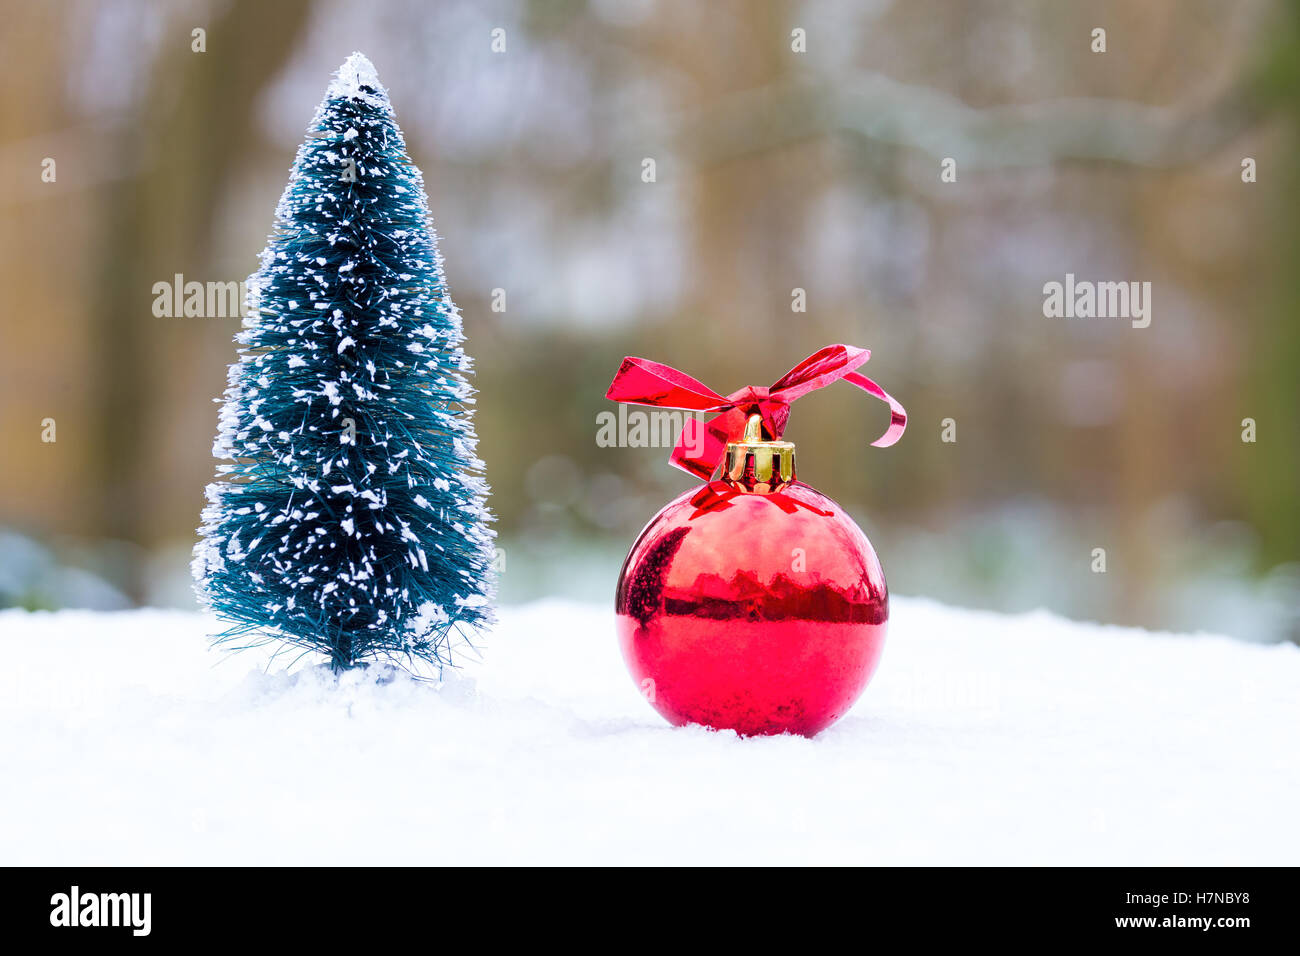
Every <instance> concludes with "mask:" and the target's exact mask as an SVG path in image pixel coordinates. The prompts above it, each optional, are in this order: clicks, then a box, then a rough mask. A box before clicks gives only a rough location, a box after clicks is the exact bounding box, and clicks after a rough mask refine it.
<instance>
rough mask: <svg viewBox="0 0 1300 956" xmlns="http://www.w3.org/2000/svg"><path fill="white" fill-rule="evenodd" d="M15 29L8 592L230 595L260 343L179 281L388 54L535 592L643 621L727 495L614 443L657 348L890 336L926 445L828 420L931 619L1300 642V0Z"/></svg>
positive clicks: (863, 423) (179, 14)
mask: <svg viewBox="0 0 1300 956" xmlns="http://www.w3.org/2000/svg"><path fill="white" fill-rule="evenodd" d="M0 6H2V7H3V28H2V29H0V61H2V62H4V64H5V66H6V82H5V83H4V84H3V86H2V87H0V172H2V175H0V223H2V224H3V229H2V230H0V244H2V245H0V284H2V285H3V289H4V295H3V322H4V325H3V329H4V336H3V340H0V435H2V436H3V455H4V463H3V467H0V606H2V605H19V606H26V607H32V608H47V607H62V606H82V607H96V608H115V607H127V606H131V605H135V604H159V605H171V606H187V605H191V604H192V602H193V598H192V596H191V594H190V590H189V578H188V560H189V550H190V547H191V545H192V544H193V541H194V528H195V526H196V524H197V520H198V513H199V509H200V506H201V504H202V500H203V495H202V490H203V487H204V485H205V484H206V483H207V482H208V481H209V480H211V477H212V474H213V468H214V462H213V460H212V458H211V443H212V435H213V432H214V430H215V425H216V413H217V408H216V405H215V404H213V399H214V397H215V396H217V395H218V394H220V392H221V389H222V386H223V384H224V376H225V369H226V366H227V364H228V363H229V362H230V361H231V360H232V359H233V358H234V349H233V345H232V342H231V339H232V336H233V334H234V333H235V331H236V330H237V328H238V325H239V320H238V318H214V317H209V318H160V317H156V316H155V315H154V314H153V309H152V306H153V301H154V293H153V285H154V283H156V282H159V281H171V279H172V277H173V276H174V275H175V274H177V273H181V274H183V275H184V276H185V278H186V279H187V280H196V281H200V282H207V281H222V282H224V281H229V280H241V279H243V278H245V277H246V276H247V275H248V274H249V273H250V272H252V271H253V269H254V268H255V267H256V265H257V260H256V257H257V254H258V253H259V252H260V251H261V249H262V247H263V245H264V243H265V238H266V234H267V232H268V230H269V229H270V226H271V217H272V211H273V209H274V206H275V202H276V199H277V198H278V196H279V193H280V191H281V190H282V188H283V186H284V183H285V180H286V177H287V172H288V168H289V165H290V163H291V162H292V159H293V154H294V151H295V149H296V147H297V145H298V143H299V142H300V141H301V139H302V137H303V135H304V132H305V129H306V126H307V123H308V121H309V119H310V118H311V115H312V112H313V110H314V108H315V106H316V104H317V103H318V102H319V100H320V98H321V96H322V94H323V92H324V90H325V87H326V85H327V83H328V81H329V78H330V74H331V73H332V71H333V70H335V69H336V68H337V67H338V65H339V64H340V63H341V62H342V60H343V59H344V58H345V57H346V56H347V54H348V53H350V52H351V51H352V50H354V49H358V50H362V51H364V52H365V53H366V54H367V55H368V56H369V57H370V58H371V59H372V60H373V61H374V63H375V64H376V66H377V67H378V69H379V72H380V76H381V78H382V80H383V81H384V83H385V84H386V85H387V87H388V88H389V91H390V94H391V97H392V101H393V104H394V106H395V108H396V110H397V114H398V119H399V121H400V122H401V124H402V126H403V128H404V130H405V132H406V135H407V139H408V145H409V148H410V151H411V153H412V156H413V158H414V159H415V161H416V162H417V163H418V164H419V165H420V166H421V168H422V169H423V170H424V173H425V178H426V181H427V184H428V187H429V193H430V203H431V207H432V209H433V212H434V219H435V224H436V226H437V228H438V231H439V233H440V235H441V240H442V241H441V247H442V251H443V253H444V255H445V257H446V263H447V272H448V278H449V281H450V284H451V289H452V292H453V295H454V296H455V298H456V300H457V302H458V303H459V305H460V306H461V309H462V311H463V313H464V315H465V320H466V330H467V333H468V336H469V341H468V346H467V347H468V349H469V351H470V352H471V353H472V354H473V355H474V356H475V359H476V362H477V368H478V372H477V378H476V385H477V387H478V388H479V390H480V394H479V406H478V413H477V415H478V417H477V425H478V430H479V433H480V437H481V444H480V451H481V453H482V457H483V458H484V459H485V460H486V461H487V463H488V477H489V480H490V481H491V483H492V485H493V488H494V492H495V494H494V497H493V505H494V509H495V511H496V513H497V514H498V516H499V523H498V529H499V532H500V535H501V539H502V545H503V548H504V557H505V573H504V576H503V579H502V591H503V597H504V598H505V599H506V600H510V601H515V600H525V599H529V598H533V597H537V596H541V595H546V594H568V595H579V596H583V597H589V598H592V599H594V600H610V598H611V595H612V591H613V586H614V581H615V577H616V575H617V571H618V566H619V564H620V562H621V560H622V556H623V555H624V553H625V552H626V550H627V548H628V546H629V545H630V544H631V542H632V540H633V538H634V536H635V534H636V532H637V531H638V530H639V529H640V527H641V526H642V524H643V523H644V522H645V521H646V520H647V519H648V518H649V517H650V516H651V515H652V514H653V513H654V512H655V511H656V510H657V509H658V508H659V507H660V506H661V505H662V504H663V503H664V502H666V501H667V500H668V499H669V498H670V497H672V496H673V495H675V494H677V493H678V492H680V491H681V490H684V489H685V488H686V487H688V486H689V484H690V480H689V479H688V478H687V477H686V476H685V475H683V474H681V473H679V472H677V471H675V470H674V469H671V468H670V467H668V465H667V463H666V461H665V458H666V453H667V452H666V449H659V448H601V447H598V446H597V443H596V432H597V424H596V416H597V414H598V413H599V412H601V411H603V410H607V409H609V408H610V407H611V406H610V405H609V403H607V402H605V401H604V399H603V393H604V389H605V387H606V386H607V385H608V383H609V379H610V377H611V375H612V373H613V372H614V370H615V369H616V368H617V366H618V362H619V359H620V358H621V357H622V356H623V355H625V354H638V355H645V356H648V357H650V358H654V359H656V360H659V361H662V362H666V363H668V364H671V365H675V366H677V367H679V368H682V369H683V370H685V371H687V372H688V373H690V374H692V375H694V376H696V377H697V378H700V379H702V380H703V381H705V382H707V383H708V384H710V385H711V386H713V387H714V388H715V389H717V390H719V391H721V392H724V393H725V392H729V391H732V390H734V389H736V388H738V387H740V386H742V385H745V384H769V383H770V382H772V381H774V380H775V379H776V378H777V376H779V375H780V374H782V373H783V372H784V371H785V370H786V369H787V368H789V367H790V366H791V365H793V364H794V363H795V362H797V361H798V360H800V359H802V358H803V357H804V356H806V355H808V354H809V353H810V352H812V351H814V350H816V349H817V348H819V347H821V346H823V345H826V344H829V343H832V342H848V343H852V344H857V345H862V346H867V347H869V348H871V349H872V350H873V353H874V357H873V359H872V361H871V363H870V364H869V366H868V367H867V368H866V369H864V371H865V372H867V374H869V375H871V376H872V377H874V378H876V379H877V380H878V381H880V382H881V384H882V385H884V387H885V388H887V389H888V390H890V391H891V392H892V393H893V394H894V395H896V396H898V397H899V398H900V399H901V400H902V401H903V402H904V404H905V405H906V406H907V408H908V411H909V413H910V415H911V426H910V428H909V430H908V434H907V435H906V436H905V438H904V439H903V441H902V442H901V443H900V444H899V445H897V446H895V447H894V448H892V449H888V450H884V451H881V450H877V449H872V448H869V447H868V442H869V441H870V439H871V438H873V437H874V436H875V435H876V434H878V433H879V432H880V431H881V430H882V429H883V426H884V424H885V421H886V418H887V412H886V410H885V409H884V407H883V406H880V405H879V404H878V403H875V402H873V401H871V400H870V399H866V398H864V397H863V396H862V395H861V393H859V392H857V391H856V390H855V389H851V388H848V387H844V386H836V387H832V388H830V389H827V390H824V391H822V392H818V393H816V394H814V395H812V396H809V397H807V398H805V399H803V400H801V401H800V402H799V403H798V404H797V405H796V406H795V408H794V411H793V414H792V418H791V423H790V427H789V429H788V433H787V434H788V437H790V438H792V439H793V440H795V441H797V442H798V444H799V455H800V475H801V477H802V478H804V479H805V480H807V481H809V482H810V483H812V484H813V485H815V486H817V487H818V488H820V489H821V490H822V491H824V492H826V493H827V494H830V495H831V496H832V497H834V498H836V499H838V500H839V501H840V502H841V503H843V504H844V505H845V506H846V507H847V508H848V509H849V510H850V512H851V513H852V514H854V516H855V517H856V518H857V519H858V520H859V522H860V523H861V524H862V525H863V527H864V528H865V529H866V530H867V532H868V534H869V535H870V536H871V537H872V539H873V541H874V542H875V544H876V546H877V549H878V551H879V552H880V553H881V556H882V559H883V561H884V564H885V567H886V570H887V572H888V574H889V578H890V584H891V588H892V590H894V591H895V592H896V593H903V594H920V595H929V596H932V597H935V598H938V599H941V600H944V601H948V602H952V603H956V604H963V605H970V606H976V607H985V608H990V609H996V610H1007V611H1015V610H1023V609H1028V608H1034V607H1048V608H1051V609H1053V610H1056V611H1059V612H1061V613H1064V614H1067V615H1070V616H1074V617H1080V618H1090V619H1099V620H1104V621H1112V622H1117V623H1125V624H1138V625H1143V626H1147V627H1159V628H1173V629H1179V630H1195V629H1202V628H1203V629H1208V630H1213V631H1219V632H1223V633H1228V634H1231V635H1234V636H1237V637H1241V638H1243V639H1250V640H1264V641H1276V640H1292V641H1295V640H1300V504H1298V502H1297V493H1296V492H1297V479H1298V478H1300V426H1298V425H1297V418H1296V414H1297V411H1298V410H1300V384H1298V383H1300V374H1298V373H1297V369H1298V368H1300V324H1298V323H1297V316H1298V309H1300V271H1298V270H1297V268H1296V266H1297V260H1298V253H1300V226H1298V223H1300V219H1298V218H1297V216H1296V211H1297V200H1298V199H1300V164H1297V163H1296V161H1295V156H1296V149H1297V146H1298V145H1300V144H1298V143H1297V131H1298V120H1300V11H1298V9H1297V5H1296V4H1294V3H1281V2H1267V0H1242V2H1236V3H1222V2H1216V0H1147V2H1144V3H1141V4H1132V3H1126V2H1121V0H1113V2H1087V3H1082V2H1080V3H1069V4H1066V3H1053V4H1046V3H1033V2H1003V0H976V2H955V0H954V2H946V3H941V2H933V0H921V2H917V0H912V2H907V3H904V2H901V0H899V2H889V0H871V2H829V0H810V2H805V3H794V2H790V3H786V2H777V0H748V2H741V0H732V2H709V3H698V2H696V3H690V2H684V0H671V2H670V0H563V2H561V0H557V2H542V0H513V2H468V0H467V2H428V3H426V2H414V0H368V2H356V0H321V2H314V3H313V2H302V0H281V2H276V3H266V2H261V0H229V2H208V3H199V2H192V3H169V4H164V3H160V2H149V0H101V2H89V0H87V2H73V0H69V2H52V3H43V4H34V3H19V2H14V0H5V2H4V3H3V4H0ZM1097 27H1101V28H1104V29H1105V30H1106V42H1107V50H1106V52H1105V53H1094V52H1092V50H1091V45H1092V30H1093V29H1094V28H1097ZM195 28H202V29H203V30H205V31H206V37H205V39H206V51H205V52H202V53H196V52H193V50H192V31H193V30H194V29H195ZM495 29H501V30H504V31H505V32H504V37H505V44H506V49H505V52H493V50H492V31H493V30H495ZM796 29H799V30H803V31H805V35H806V52H802V53H799V52H795V51H794V50H792V31H794V30H796ZM47 157H48V158H53V159H54V160H55V161H56V164H57V166H56V170H57V179H56V181H55V182H44V181H42V178H41V172H42V161H43V160H44V159H45V158H47ZM647 157H648V158H653V159H655V161H656V174H657V175H656V181H655V182H654V183H646V182H643V181H642V175H641V174H642V160H643V159H645V158H647ZM947 157H951V158H953V159H955V160H956V164H957V167H956V168H957V181H956V182H953V183H944V182H941V181H940V175H939V174H940V164H941V162H942V160H943V159H944V158H947ZM1246 157H1250V158H1253V159H1254V160H1255V161H1256V164H1257V170H1258V172H1257V178H1258V181H1257V182H1254V183H1244V182H1243V181H1242V176H1241V171H1242V160H1243V159H1244V158H1246ZM1066 273H1074V274H1075V275H1076V276H1077V277H1078V278H1080V279H1088V280H1094V281H1097V280H1127V281H1149V282H1151V283H1152V286H1153V294H1152V296H1153V301H1152V305H1153V318H1152V323H1151V326H1150V327H1149V328H1146V329H1134V328H1131V327H1130V325H1129V323H1127V322H1125V321H1122V320H1103V319H1092V320H1066V319H1049V318H1045V317H1044V315H1043V308H1042V306H1043V285H1044V283H1045V282H1048V281H1052V280H1056V281H1060V280H1062V279H1063V278H1064V276H1065V274H1066ZM795 288H801V289H804V290H805V293H806V297H807V311H806V312H802V313H799V312H793V311H792V309H791V301H792V290H793V289H795ZM494 289H503V290H505V310H504V311H493V309H492V303H493V290H494ZM47 418H53V419H54V420H55V421H56V428H57V432H56V435H57V440H56V441H54V442H46V441H42V431H43V426H42V422H43V420H45V419H47ZM945 418H952V419H954V420H955V422H956V425H957V441H956V442H955V443H945V442H943V441H941V422H942V421H943V420H944V419H945ZM1244 418H1252V419H1254V420H1255V422H1256V427H1257V440H1256V441H1255V442H1254V443H1246V442H1243V441H1242V420H1243V419H1244ZM1099 547H1100V548H1105V549H1106V555H1107V570H1106V573H1104V574H1099V573H1094V571H1093V570H1092V565H1093V549H1095V548H1099Z"/></svg>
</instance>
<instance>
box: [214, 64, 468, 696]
mask: <svg viewBox="0 0 1300 956" xmlns="http://www.w3.org/2000/svg"><path fill="white" fill-rule="evenodd" d="M261 262H262V264H261V268H260V269H258V271H257V272H256V273H254V274H253V276H252V277H251V278H250V280H249V283H248V288H249V293H248V312H247V315H246V316H245V319H244V324H243V329H242V330H241V332H240V333H239V334H238V335H237V337H236V342H237V343H239V345H240V346H241V348H240V349H239V356H240V357H239V361H237V362H236V363H235V364H234V365H232V366H231V367H230V374H229V386H228V388H227V389H226V393H225V402H224V405H223V407H222V410H221V416H220V422H219V426H218V433H217V438H216V442H215V443H214V445H213V453H214V454H215V455H216V456H217V458H219V459H228V460H229V461H230V463H229V464H223V465H220V466H218V480H217V481H216V482H215V483H213V484H212V485H210V486H209V487H208V505H207V506H206V507H205V509H204V511H203V523H202V526H201V527H200V529H199V534H200V541H199V544H198V545H197V547H196V548H195V558H194V576H195V580H196V583H197V586H198V590H199V593H200V597H201V600H202V601H203V603H204V604H205V605H206V606H208V607H210V608H211V609H212V610H213V611H215V612H216V614H217V615H218V617H220V618H222V619H223V620H224V621H226V622H228V623H229V624H230V625H231V626H230V628H229V629H228V630H227V631H226V632H224V633H223V634H221V635H218V637H217V641H218V642H222V641H236V642H240V643H260V642H262V641H263V640H282V641H284V642H287V643H288V644H289V645H293V646H296V647H298V648H302V649H303V650H305V651H318V652H321V653H323V654H325V655H327V656H328V658H329V661H330V663H331V664H332V666H333V667H334V668H335V669H341V668H347V667H353V666H357V665H359V664H364V663H367V662H369V661H375V660H392V661H395V662H397V663H400V664H403V665H411V664H419V663H420V662H424V663H426V664H431V665H433V666H434V667H435V668H436V669H437V670H438V671H439V672H441V667H442V665H444V664H446V663H448V662H449V657H448V647H449V642H450V641H451V640H452V636H453V635H454V634H456V633H464V630H463V629H465V628H469V629H470V633H472V628H474V627H476V626H479V625H482V624H485V623H487V621H488V620H489V618H490V614H491V598H492V583H493V582H492V559H493V535H492V531H491V529H490V527H489V525H488V523H489V522H490V520H491V518H490V516H489V514H488V512H487V508H486V497H487V493H488V488H487V484H486V483H485V481H484V479H483V478H482V467H483V466H482V462H480V461H479V460H478V459H477V457H476V454H475V445H476V439H475V435H474V430H473V426H472V423H471V419H470V408H469V406H470V405H472V403H473V401H474V399H473V397H472V396H473V390H472V389H471V387H470V386H469V384H468V382H467V381H466V376H467V374H468V373H469V371H470V360H469V358H468V356H466V355H465V353H464V352H463V351H462V349H461V342H462V341H463V335H462V333H461V320H460V315H459V313H458V312H457V310H456V306H455V305H454V304H453V303H452V301H451V296H450V295H449V293H448V290H447V284H446V281H445V279H444V278H443V271H442V258H441V256H440V255H439V253H438V249H437V239H436V236H435V234H434V231H433V227H432V225H431V223H430V221H429V209H428V201H427V199H426V197H425V194H424V183H423V179H422V177H421V175H420V171H419V170H418V169H416V167H415V166H414V164H412V162H411V160H410V158H409V157H408V156H407V153H406V146H405V143H404V142H403V139H402V133H401V131H400V130H399V129H398V127H397V123H396V121H395V119H394V116H393V110H392V107H391V106H390V105H389V102H388V94H387V91H386V90H385V89H384V88H383V87H382V86H381V85H380V83H379V78H378V76H377V75H376V73H375V70H374V67H373V66H371V64H370V61H369V60H367V59H366V58H365V57H364V56H362V55H361V54H360V53H354V54H352V56H350V57H348V59H347V61H346V62H345V63H344V64H343V66H342V67H341V68H340V69H339V71H338V73H337V74H336V76H335V78H334V81H333V82H332V83H331V84H330V87H329V89H328V91H327V92H326V94H325V99H324V100H323V101H322V102H321V105H320V107H319V108H318V109H317V111H316V115H315V118H314V119H313V120H312V124H311V129H310V132H309V135H308V138H307V141H306V143H304V144H303V145H302V146H301V147H300V148H299V150H298V155H297V158H296V160H295V161H294V165H293V170H292V172H291V174H290V177H289V184H288V186H286V187H285V191H284V195H283V196H282V197H281V199H280V204H279V206H278V207H277V209H276V218H275V229H274V231H273V233H272V235H271V237H270V240H269V244H268V245H267V248H266V250H265V251H264V252H263V253H262V259H261ZM466 636H468V634H467V635H466ZM414 669H417V670H418V669H421V668H418V667H417V668H414Z"/></svg>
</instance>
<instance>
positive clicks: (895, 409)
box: [844, 372, 907, 448]
mask: <svg viewBox="0 0 1300 956" xmlns="http://www.w3.org/2000/svg"><path fill="white" fill-rule="evenodd" d="M844 381H846V382H848V383H849V384H850V385H856V386H857V387H858V388H860V389H862V390H863V391H864V392H866V393H867V394H868V395H872V396H875V397H876V398H878V399H880V400H881V401H882V402H884V403H885V404H887V405H888V406H889V427H888V428H886V429H885V433H884V434H883V435H881V436H880V437H879V438H877V439H876V440H875V441H873V442H872V443H871V444H872V446H873V447H875V448H888V447H889V446H890V445H892V444H894V442H896V441H898V440H899V439H900V438H902V437H903V430H904V429H905V428H907V412H906V410H904V408H903V406H902V405H901V404H899V401H898V399H896V398H894V397H893V396H892V395H890V394H889V393H888V392H886V391H885V390H884V389H883V388H881V387H880V386H879V385H877V384H876V383H875V382H873V381H872V380H871V379H869V378H867V377H866V376H865V375H859V374H858V373H857V372H849V373H848V374H847V375H845V376H844Z"/></svg>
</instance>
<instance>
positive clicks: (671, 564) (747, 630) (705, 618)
mask: <svg viewBox="0 0 1300 956" xmlns="http://www.w3.org/2000/svg"><path fill="white" fill-rule="evenodd" d="M791 477H793V475H791ZM752 479H753V474H752V471H751V473H750V474H749V475H748V476H741V478H740V480H734V479H726V480H716V481H712V482H709V483H708V484H706V485H704V486H702V487H697V488H694V489H692V490H691V491H688V492H687V493H685V494H683V495H681V496H680V497H678V498H677V499H675V500H674V501H672V502H671V503H670V504H669V505H668V506H667V507H665V508H664V509H663V510H662V511H660V512H659V513H658V514H657V515H655V517H654V518H653V519H651V521H650V523H649V524H648V525H646V527H645V530H644V531H642V532H641V536H640V537H639V538H638V539H637V541H636V543H635V544H634V545H633V546H632V550H631V552H630V553H629V554H628V556H627V560H626V561H625V562H624V563H623V570H622V572H621V573H620V575H619V581H618V590H617V595H616V604H615V610H616V613H617V621H618V635H619V642H620V644H621V646H622V650H623V656H624V658H625V660H626V661H627V665H628V668H629V670H630V671H631V672H632V677H633V679H634V680H635V681H636V682H637V685H638V686H639V687H640V689H641V691H642V693H643V694H644V695H645V697H646V698H647V699H648V700H649V701H650V703H651V704H652V705H653V706H654V708H655V709H656V710H657V711H659V713H660V714H662V715H663V716H664V717H665V718H666V719H667V720H668V721H669V722H670V723H673V724H676V725H682V724H703V725H705V726H707V727H713V728H715V729H719V730H724V729H725V730H734V731H736V732H737V733H739V734H741V735H745V736H749V735H758V734H780V733H786V732H789V733H794V734H802V735H804V736H808V737H811V736H812V735H814V734H816V733H818V732H819V731H821V730H823V729H825V728H826V727H829V726H830V725H831V724H832V723H834V722H835V721H836V720H838V719H839V718H840V717H842V716H844V714H845V712H847V711H848V709H849V708H850V707H851V706H853V703H854V702H855V701H856V700H857V699H858V697H859V696H860V695H861V694H862V691H863V690H864V689H865V688H866V686H867V682H868V681H870V680H871V675H872V674H873V673H874V671H875V669H876V665H877V663H878V662H879V660H880V654H881V651H882V650H883V648H884V642H885V630H886V625H887V622H888V619H889V592H888V589H887V588H886V585H885V576H884V572H883V571H882V570H881V567H880V562H879V560H878V559H877V558H876V553H875V551H874V550H873V549H872V547H871V543H870V542H869V541H868V540H867V538H866V535H864V534H863V533H862V531H861V530H860V529H859V528H858V526H857V525H856V524H854V522H853V519H851V518H850V517H849V516H848V515H847V514H845V513H844V511H843V510H842V509H841V508H840V507H839V505H837V504H836V503H835V502H834V501H832V500H830V499H829V498H827V497H826V496H825V495H822V494H821V493H819V492H818V491H816V490H815V489H813V488H811V487H810V486H808V485H805V484H803V483H802V482H799V481H789V482H786V483H783V482H781V481H780V480H779V479H778V480H777V481H776V483H775V484H766V485H764V484H758V485H756V484H755V483H754V481H753V480H752ZM755 488H759V489H764V490H754V489H755Z"/></svg>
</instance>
